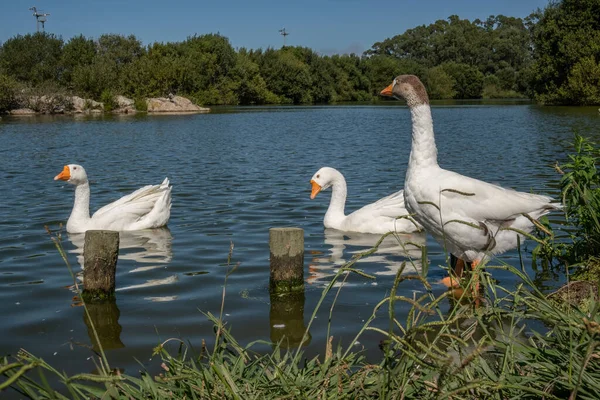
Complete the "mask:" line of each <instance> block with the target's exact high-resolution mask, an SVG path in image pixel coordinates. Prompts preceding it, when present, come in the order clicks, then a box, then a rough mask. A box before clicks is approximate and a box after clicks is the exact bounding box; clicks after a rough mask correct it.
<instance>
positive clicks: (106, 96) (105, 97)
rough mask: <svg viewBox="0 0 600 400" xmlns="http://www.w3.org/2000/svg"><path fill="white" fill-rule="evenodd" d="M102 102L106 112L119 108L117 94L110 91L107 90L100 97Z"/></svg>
mask: <svg viewBox="0 0 600 400" xmlns="http://www.w3.org/2000/svg"><path fill="white" fill-rule="evenodd" d="M100 101H101V102H102V103H104V111H106V112H111V111H112V110H114V109H116V108H118V107H119V105H118V104H117V102H116V100H115V94H114V93H113V92H112V91H111V90H108V89H105V90H104V91H103V92H102V94H101V95H100Z"/></svg>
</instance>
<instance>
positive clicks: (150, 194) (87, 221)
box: [54, 164, 171, 233]
mask: <svg viewBox="0 0 600 400" xmlns="http://www.w3.org/2000/svg"><path fill="white" fill-rule="evenodd" d="M54 180H55V181H56V180H61V181H67V182H68V183H70V184H72V185H75V204H74V205H73V211H72V212H71V216H70V217H69V220H68V221H67V232H70V233H77V232H85V231H87V230H90V229H109V230H114V231H135V230H141V229H148V228H159V227H161V226H165V225H166V224H167V222H168V221H169V216H170V215H171V186H169V180H168V179H167V178H165V180H164V181H163V183H161V184H160V185H148V186H144V187H142V188H140V189H138V190H136V191H135V192H133V193H131V194H129V195H127V196H123V197H121V198H120V199H119V200H117V201H114V202H112V203H110V204H107V205H105V206H104V207H102V208H100V209H99V210H98V211H96V212H95V213H94V215H92V217H91V218H90V184H89V182H88V178H87V174H86V172H85V169H83V167H82V166H81V165H77V164H69V165H65V167H64V169H63V171H62V172H61V173H60V174H58V175H56V176H55V177H54Z"/></svg>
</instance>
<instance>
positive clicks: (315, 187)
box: [310, 179, 321, 200]
mask: <svg viewBox="0 0 600 400" xmlns="http://www.w3.org/2000/svg"><path fill="white" fill-rule="evenodd" d="M310 184H311V185H312V192H310V199H311V200H312V199H314V198H315V197H317V195H318V194H319V192H320V191H321V185H319V184H318V183H317V182H315V181H314V180H313V179H311V180H310Z"/></svg>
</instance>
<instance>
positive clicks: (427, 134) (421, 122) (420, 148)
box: [409, 104, 437, 168]
mask: <svg viewBox="0 0 600 400" xmlns="http://www.w3.org/2000/svg"><path fill="white" fill-rule="evenodd" d="M410 114H411V119H412V150H411V152H410V160H409V168H410V167H411V166H412V167H429V166H433V165H437V147H436V145H435V137H434V134H433V120H432V118H431V108H430V107H429V104H419V105H416V106H412V107H411V108H410Z"/></svg>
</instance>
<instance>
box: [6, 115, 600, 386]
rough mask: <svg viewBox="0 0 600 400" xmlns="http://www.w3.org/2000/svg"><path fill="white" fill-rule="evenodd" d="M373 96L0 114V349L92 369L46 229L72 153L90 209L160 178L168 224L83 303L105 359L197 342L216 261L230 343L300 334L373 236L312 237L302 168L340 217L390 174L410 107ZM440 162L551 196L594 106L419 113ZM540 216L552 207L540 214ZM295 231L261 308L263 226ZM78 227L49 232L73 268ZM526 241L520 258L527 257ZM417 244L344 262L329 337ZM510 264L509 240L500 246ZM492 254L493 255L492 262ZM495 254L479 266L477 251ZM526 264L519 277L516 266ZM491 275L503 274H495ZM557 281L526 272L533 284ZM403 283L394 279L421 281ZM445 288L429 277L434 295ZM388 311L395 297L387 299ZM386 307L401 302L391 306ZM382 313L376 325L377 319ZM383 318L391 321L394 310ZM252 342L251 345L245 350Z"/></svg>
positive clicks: (371, 337)
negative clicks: (298, 280) (323, 102)
mask: <svg viewBox="0 0 600 400" xmlns="http://www.w3.org/2000/svg"><path fill="white" fill-rule="evenodd" d="M386 104H387V105H380V106H332V107H330V106H327V107H325V106H323V107H247V108H223V109H218V110H216V112H213V113H210V114H201V115H176V116H146V115H142V116H122V117H117V116H106V117H70V116H56V117H33V118H20V119H17V118H8V117H3V119H2V120H1V121H0V172H1V174H2V176H3V179H2V180H0V193H2V201H1V202H0V315H1V317H0V318H1V323H0V355H7V354H15V353H16V352H17V351H18V349H19V348H25V349H27V350H28V351H30V352H32V353H33V354H35V355H37V356H41V357H43V358H44V359H45V360H46V361H48V362H50V363H51V364H52V365H53V366H55V367H57V368H58V369H59V370H65V371H66V372H68V373H77V372H91V371H93V370H94V369H95V366H94V363H93V361H92V359H91V358H90V357H91V356H92V355H93V352H92V350H91V349H90V345H91V343H92V341H91V339H90V333H89V332H90V331H89V330H88V325H87V323H86V322H87V321H86V320H85V319H84V310H83V307H77V306H74V305H73V300H72V297H73V296H74V293H73V291H72V290H71V289H69V288H68V286H69V285H70V284H72V283H73V281H72V278H71V276H70V274H69V272H68V270H67V268H66V266H65V263H64V261H63V260H62V259H61V257H60V255H59V253H58V252H57V250H56V248H55V247H54V244H53V243H52V241H51V239H50V237H49V235H48V233H47V232H46V231H45V228H44V226H48V227H49V228H51V229H52V230H55V231H56V230H58V229H59V224H60V223H63V224H64V223H65V222H66V220H67V218H68V216H69V214H70V211H71V208H72V206H73V204H72V203H73V187H72V186H70V185H67V184H65V183H64V182H55V181H53V177H54V176H55V175H56V174H58V173H59V172H60V171H61V170H62V168H63V165H65V164H68V163H79V164H82V165H83V166H84V167H85V168H86V170H87V172H88V176H89V178H90V181H91V190H92V200H91V203H92V204H91V210H92V211H94V210H96V209H97V208H99V207H100V206H102V205H104V204H106V203H108V202H110V201H113V200H115V199H117V198H118V197H120V196H122V195H124V194H126V193H128V192H131V191H133V190H135V189H137V188H138V187H140V186H142V185H146V184H157V183H160V182H161V181H162V180H163V179H164V177H166V176H167V177H169V179H170V180H171V183H172V184H173V207H172V212H171V220H170V223H169V227H168V229H163V230H157V231H149V232H141V233H137V234H133V233H131V234H127V235H123V236H122V237H121V247H122V248H121V252H120V258H119V262H118V267H117V290H118V292H117V301H116V305H113V306H107V307H104V308H100V309H95V310H92V312H93V315H94V316H93V318H94V319H95V321H96V323H97V324H99V325H101V327H100V328H99V330H100V331H101V336H103V340H104V346H105V348H106V349H107V357H108V361H109V362H110V364H111V366H112V367H116V368H121V369H122V370H124V371H125V373H128V374H136V373H137V371H138V370H140V369H141V368H142V366H140V365H139V364H138V361H136V359H137V360H139V362H141V363H142V364H143V365H144V367H146V368H148V369H150V370H156V368H157V367H158V365H159V364H160V361H159V359H158V358H157V357H155V358H152V356H151V355H152V348H153V347H154V346H156V345H157V344H158V343H160V342H162V341H164V340H166V339H168V338H173V337H176V338H182V339H184V340H185V341H188V342H189V343H190V344H191V345H193V346H194V347H195V348H196V349H197V350H198V349H199V347H200V344H201V341H202V339H205V340H206V341H207V342H208V343H211V342H212V338H213V333H212V332H213V331H212V323H210V322H209V321H208V320H207V318H206V317H205V316H204V315H203V314H202V312H211V313H213V314H218V312H219V309H220V307H221V300H222V291H223V283H224V279H225V275H226V272H227V257H228V253H229V250H230V245H231V243H233V245H234V250H233V256H232V260H231V264H232V265H239V267H238V269H237V270H236V271H235V272H234V273H233V274H232V275H231V276H230V277H229V280H228V283H227V287H226V298H225V305H224V312H225V320H226V321H227V323H228V326H229V327H231V328H232V331H233V333H234V335H235V336H236V337H237V338H238V340H240V341H241V342H242V343H244V344H246V343H249V342H251V341H253V340H266V341H268V340H270V339H271V338H272V339H274V340H277V339H278V338H280V337H281V335H282V333H286V334H288V335H289V336H292V337H293V336H294V335H296V336H297V335H301V334H302V332H301V330H302V328H303V326H305V325H306V323H307V322H308V320H309V318H310V313H311V312H312V310H313V309H314V307H315V305H316V303H317V301H318V299H319V297H320V295H321V291H322V289H323V287H324V285H325V284H326V283H327V282H328V279H329V277H330V276H331V274H332V273H334V271H335V268H337V267H339V266H340V265H342V264H343V262H344V260H348V259H349V258H350V257H351V256H352V254H354V253H356V252H359V251H362V250H365V249H368V248H369V247H370V245H372V244H373V243H374V242H375V241H376V240H377V238H378V237H377V236H375V237H374V236H370V235H342V234H340V233H339V232H335V231H327V232H326V231H324V228H323V225H322V221H323V216H324V214H325V211H326V208H327V206H328V204H329V197H330V194H329V193H330V192H323V193H321V194H320V195H319V196H318V197H317V198H316V199H315V200H312V201H311V200H310V199H309V194H310V184H309V180H310V178H311V176H312V175H313V173H314V172H316V170H317V169H319V168H320V167H322V166H331V167H335V168H337V169H339V170H340V171H341V172H342V173H343V174H344V175H345V177H346V180H347V181H348V192H349V198H348V202H347V212H350V211H353V210H355V209H357V208H359V207H361V206H362V205H364V204H366V203H369V202H372V201H375V200H377V199H379V198H380V197H383V196H385V195H387V194H390V193H392V192H394V191H396V190H398V189H400V188H402V186H403V182H404V174H405V171H406V166H407V161H408V155H409V152H410V132H411V127H410V115H409V112H408V109H407V108H406V107H404V106H402V105H401V104H400V103H386ZM432 112H433V118H434V126H435V130H436V139H437V144H438V149H439V154H440V164H441V165H442V166H443V167H445V168H449V169H453V170H455V171H458V172H460V173H464V174H466V175H470V176H473V177H476V178H480V179H484V180H486V181H489V182H494V183H499V184H501V185H503V186H507V187H511V188H514V189H517V190H523V191H530V190H533V191H535V192H538V193H545V194H550V195H553V196H556V194H557V189H556V184H557V182H558V179H559V177H558V175H557V174H556V173H555V171H554V170H553V168H552V164H554V162H555V161H557V160H558V161H564V160H565V159H566V154H567V152H568V151H570V148H569V143H570V142H571V141H572V138H573V132H574V131H578V132H579V133H581V134H584V135H588V136H592V137H594V138H595V139H598V138H599V137H600V133H599V131H598V129H597V126H598V124H599V122H600V114H599V113H598V112H597V110H596V109H595V108H551V107H546V108H542V107H538V106H533V105H528V104H516V105H515V104H512V105H506V104H492V105H471V104H469V105H467V104H454V105H439V106H434V107H433V111H432ZM555 218H560V216H556V217H555ZM281 226H297V227H301V228H303V229H304V232H305V247H306V253H305V279H306V282H307V283H306V290H305V299H304V314H302V303H301V302H300V303H298V304H297V305H295V306H294V307H293V309H294V310H295V311H294V312H293V313H292V314H293V315H289V316H287V317H282V316H281V315H278V311H277V310H278V309H279V308H278V306H277V304H275V303H276V299H273V301H272V300H271V298H270V296H269V291H268V281H269V247H268V238H269V228H271V227H281ZM403 239H404V240H410V241H413V242H416V243H426V244H427V246H428V262H429V277H430V281H431V282H436V281H439V280H440V279H441V278H443V277H444V276H445V272H444V270H442V269H441V268H439V267H438V266H439V265H443V264H444V263H445V260H444V252H443V251H442V249H441V248H440V246H439V245H438V244H437V243H436V242H435V241H434V240H433V239H431V238H430V237H425V236H424V235H421V236H419V235H416V236H414V237H408V238H403ZM82 243H83V237H82V236H81V235H79V236H78V235H68V234H66V233H65V232H63V234H62V244H63V246H64V248H65V249H66V250H67V251H68V261H69V262H70V264H72V265H73V267H74V269H75V270H76V271H80V269H81V266H80V263H81V259H80V258H81V257H78V255H79V256H80V254H81V247H82ZM533 247H534V246H533V244H532V243H531V242H528V243H527V245H526V246H525V251H524V257H525V264H526V266H527V267H528V268H529V265H530V262H528V259H529V257H530V256H529V252H530V251H531V249H532V248H533ZM410 257H414V258H415V260H416V261H415V263H414V266H413V265H411V266H410V267H408V268H407V272H411V271H414V269H415V268H416V269H418V268H420V254H419V253H418V252H416V253H415V251H414V249H413V250H410V249H409V251H408V254H407V253H406V252H404V251H402V249H401V248H400V246H399V245H398V244H397V243H394V242H392V243H387V245H386V246H385V248H384V249H382V251H380V252H378V253H377V254H375V255H374V256H372V257H370V258H368V259H366V260H364V261H363V262H360V263H359V264H358V267H359V268H361V269H363V270H364V271H365V272H367V273H369V274H372V275H374V276H375V277H376V279H375V280H369V279H366V278H362V277H358V276H350V277H349V278H348V280H347V285H346V286H345V287H344V288H343V289H342V290H341V293H340V295H339V297H338V299H337V302H336V306H335V310H334V314H333V315H334V316H333V321H332V328H331V334H332V335H333V336H334V340H335V343H338V341H340V340H341V342H342V343H343V344H344V345H347V344H348V343H349V341H350V340H351V339H352V338H353V337H354V335H355V334H356V333H357V331H358V329H359V328H360V327H361V326H362V325H363V323H364V321H365V320H366V319H367V318H368V317H369V316H370V315H371V313H372V310H373V306H374V305H375V304H376V303H377V302H378V301H380V300H381V299H382V298H384V297H385V296H386V294H388V293H389V290H390V288H391V286H392V281H393V278H394V274H395V271H397V269H398V266H399V265H400V264H401V263H402V261H404V260H407V259H409V258H410ZM500 258H501V260H502V261H503V262H507V263H510V264H513V265H515V266H516V265H518V263H519V260H518V254H517V253H516V251H512V252H509V253H506V254H503V255H501V256H500ZM496 261H497V260H496ZM492 263H494V260H492ZM529 273H530V274H531V275H532V276H534V275H535V271H533V270H532V269H531V268H529ZM494 277H495V278H496V279H498V280H499V282H500V284H502V285H506V286H511V284H512V283H514V282H512V281H511V280H512V279H513V277H512V276H510V275H508V274H506V275H503V274H502V273H500V272H494ZM561 279H562V278H561V277H560V276H559V277H558V278H557V277H556V276H554V277H552V276H545V275H544V276H541V277H540V278H539V279H538V281H539V282H540V284H542V285H545V286H547V287H553V286H556V285H558V283H559V282H560V281H561ZM421 290H422V288H421V286H420V285H419V284H418V283H417V282H415V281H406V282H403V283H402V285H401V286H400V289H399V291H401V292H402V294H403V295H405V296H408V297H410V296H412V295H413V293H414V292H416V291H421ZM443 290H445V288H444V287H443V286H441V285H439V284H436V285H434V292H435V293H436V294H439V293H441V292H442V291H443ZM333 297H334V293H331V294H330V295H329V297H328V298H327V300H326V302H325V304H324V306H323V307H322V309H321V311H320V312H319V314H318V316H317V319H316V320H315V323H314V324H313V326H312V328H311V331H310V333H311V340H310V343H309V344H308V345H307V347H306V352H307V354H308V355H310V356H312V355H315V354H318V353H323V351H324V349H325V341H326V337H325V336H326V331H327V316H328V313H329V308H330V305H331V303H332V300H333ZM399 307H401V306H399ZM398 312H399V313H400V314H402V312H403V310H402V308H400V309H399V310H398ZM384 314H385V312H384V313H383V314H382V316H381V318H382V324H383V326H384V327H386V326H387V320H386V315H384ZM400 319H402V317H401V316H400ZM380 339H381V337H380V336H378V335H377V334H375V333H369V334H367V335H365V336H363V337H362V338H361V343H360V344H357V345H356V346H357V347H356V348H357V350H358V349H360V348H361V347H362V346H364V347H366V348H367V352H366V354H367V355H376V354H378V352H379V350H378V349H377V344H378V343H379V340H380ZM257 349H258V350H261V349H262V350H265V351H266V350H268V346H262V347H260V346H259V347H258V348H257Z"/></svg>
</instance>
